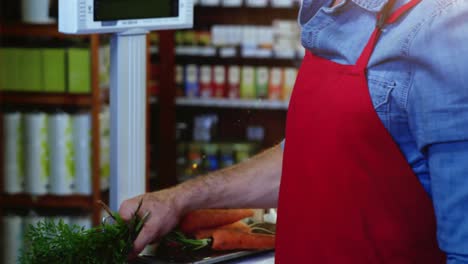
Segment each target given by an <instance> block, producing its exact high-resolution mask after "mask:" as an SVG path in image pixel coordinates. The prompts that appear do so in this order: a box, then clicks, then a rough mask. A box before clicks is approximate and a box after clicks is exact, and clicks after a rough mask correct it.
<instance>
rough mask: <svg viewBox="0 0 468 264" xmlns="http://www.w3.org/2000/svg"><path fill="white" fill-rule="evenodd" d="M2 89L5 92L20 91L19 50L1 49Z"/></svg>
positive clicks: (0, 81)
mask: <svg viewBox="0 0 468 264" xmlns="http://www.w3.org/2000/svg"><path fill="white" fill-rule="evenodd" d="M0 50H1V52H0V54H1V65H2V66H1V67H0V72H1V73H0V77H1V80H0V87H1V90H4V91H19V90H21V87H20V86H19V78H20V69H19V56H20V54H21V50H20V49H18V48H1V49H0Z"/></svg>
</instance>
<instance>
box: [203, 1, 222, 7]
mask: <svg viewBox="0 0 468 264" xmlns="http://www.w3.org/2000/svg"><path fill="white" fill-rule="evenodd" d="M219 4H220V0H200V5H202V6H218V5H219Z"/></svg>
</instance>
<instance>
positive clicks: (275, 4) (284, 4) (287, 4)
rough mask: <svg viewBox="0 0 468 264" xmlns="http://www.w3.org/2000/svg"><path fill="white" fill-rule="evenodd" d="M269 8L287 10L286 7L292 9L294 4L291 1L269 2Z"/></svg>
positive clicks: (276, 0)
mask: <svg viewBox="0 0 468 264" xmlns="http://www.w3.org/2000/svg"><path fill="white" fill-rule="evenodd" d="M271 6H272V7H282V8H288V7H293V6H294V2H293V0H271Z"/></svg>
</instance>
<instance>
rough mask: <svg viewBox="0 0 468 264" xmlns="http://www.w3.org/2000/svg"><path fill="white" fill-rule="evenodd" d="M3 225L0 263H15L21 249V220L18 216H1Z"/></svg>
mask: <svg viewBox="0 0 468 264" xmlns="http://www.w3.org/2000/svg"><path fill="white" fill-rule="evenodd" d="M2 218H3V223H2V225H1V227H2V229H3V230H2V232H1V234H3V236H2V237H1V239H2V245H3V247H2V249H1V251H3V252H2V253H3V254H0V255H1V256H2V261H0V262H1V263H5V264H6V263H17V260H18V258H19V256H20V253H21V249H22V247H23V219H22V218H21V217H20V216H18V215H4V216H2Z"/></svg>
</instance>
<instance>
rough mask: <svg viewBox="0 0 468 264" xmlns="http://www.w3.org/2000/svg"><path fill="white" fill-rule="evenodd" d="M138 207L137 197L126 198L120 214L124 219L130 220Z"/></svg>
mask: <svg viewBox="0 0 468 264" xmlns="http://www.w3.org/2000/svg"><path fill="white" fill-rule="evenodd" d="M137 208H138V202H136V200H135V198H133V199H129V200H125V201H123V202H122V204H121V205H120V208H119V215H120V216H121V217H122V219H123V220H125V221H129V220H130V219H131V218H132V216H133V214H134V213H135V211H136V209H137Z"/></svg>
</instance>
